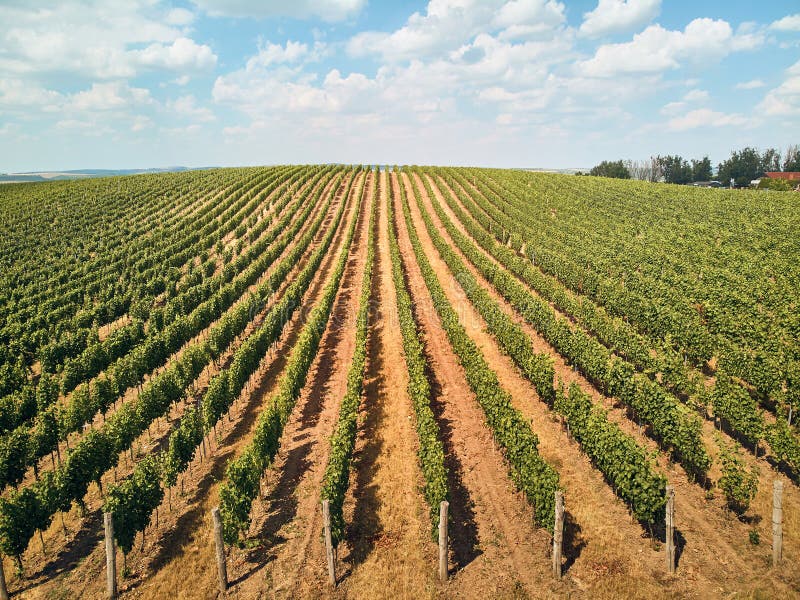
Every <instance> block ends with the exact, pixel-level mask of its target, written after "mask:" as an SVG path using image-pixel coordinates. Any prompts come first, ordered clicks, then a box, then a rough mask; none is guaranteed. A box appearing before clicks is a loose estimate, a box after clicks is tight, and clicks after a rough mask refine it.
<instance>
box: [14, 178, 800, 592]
mask: <svg viewBox="0 0 800 600" xmlns="http://www.w3.org/2000/svg"><path fill="white" fill-rule="evenodd" d="M0 282H1V283H2V285H1V286H0V553H1V554H2V561H0V565H2V569H1V570H0V576H2V577H0V579H2V581H0V584H1V583H4V589H0V598H2V597H8V595H10V596H11V597H25V598H72V597H83V598H106V597H108V596H109V594H111V595H118V596H119V597H130V598H163V597H170V596H173V597H179V598H217V597H232V598H256V597H270V598H272V597H280V598H284V597H285V598H296V597H309V598H311V597H320V596H333V597H348V598H362V597H387V598H388V597H392V598H394V597H409V598H410V597H413V598H434V597H436V598H439V597H443V598H451V597H452V598H463V597H469V598H478V597H480V598H487V597H492V598H494V597H501V598H512V597H513V598H518V597H552V596H567V595H570V596H578V597H591V598H595V597H603V598H605V597H608V598H612V597H613V598H617V597H621V596H622V597H647V598H653V597H663V596H678V597H700V598H706V597H720V598H722V597H730V596H743V597H756V596H757V597H776V598H778V597H780V598H787V597H796V596H800V571H798V569H797V564H798V561H800V488H799V487H798V485H800V425H798V423H800V420H799V419H798V416H797V413H798V412H799V411H800V205H798V203H797V200H796V198H794V197H793V196H792V195H791V194H788V193H764V192H758V191H739V190H730V191H727V190H726V191H723V190H709V189H700V188H690V187H681V186H673V185H666V184H649V183H642V182H632V181H620V180H609V179H604V178H597V177H572V176H565V175H556V174H545V173H529V172H525V171H511V170H493V169H473V168H433V167H424V168H420V167H394V168H391V167H386V168H380V169H376V168H367V167H360V166H359V167H351V166H338V165H328V166H283V167H269V168H238V169H212V170H203V171H186V172H180V173H161V174H152V175H151V174H147V175H135V176H129V177H116V178H101V179H87V180H81V181H56V182H47V183H27V184H7V185H4V186H2V187H0ZM562 499H563V510H562ZM443 519H444V520H443ZM115 561H116V562H115ZM109 565H110V566H109ZM0 588H2V586H0ZM6 590H7V592H6ZM4 593H5V594H6V595H5V596H4V595H3V594H4Z"/></svg>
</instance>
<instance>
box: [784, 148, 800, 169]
mask: <svg viewBox="0 0 800 600" xmlns="http://www.w3.org/2000/svg"><path fill="white" fill-rule="evenodd" d="M783 170H784V171H800V146H798V145H797V144H794V145H792V146H789V147H788V148H786V154H785V155H784V157H783Z"/></svg>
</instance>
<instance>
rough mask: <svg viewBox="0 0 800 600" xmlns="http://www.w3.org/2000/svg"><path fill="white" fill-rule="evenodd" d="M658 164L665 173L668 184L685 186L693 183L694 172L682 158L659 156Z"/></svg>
mask: <svg viewBox="0 0 800 600" xmlns="http://www.w3.org/2000/svg"><path fill="white" fill-rule="evenodd" d="M656 163H657V164H658V166H659V168H660V169H661V171H662V173H664V181H665V182H666V183H678V184H685V183H690V182H691V181H693V178H692V174H693V170H692V167H691V166H690V165H689V163H688V162H687V161H686V159H685V158H683V157H682V156H678V155H677V154H676V155H675V156H658V157H656Z"/></svg>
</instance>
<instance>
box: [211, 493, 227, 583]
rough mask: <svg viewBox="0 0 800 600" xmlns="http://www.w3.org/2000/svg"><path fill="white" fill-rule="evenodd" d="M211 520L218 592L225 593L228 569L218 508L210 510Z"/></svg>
mask: <svg viewBox="0 0 800 600" xmlns="http://www.w3.org/2000/svg"><path fill="white" fill-rule="evenodd" d="M211 520H212V521H213V522H214V543H215V544H216V547H217V574H218V575H219V591H220V592H222V593H225V590H227V589H228V569H227V567H226V566H225V542H224V540H223V539H222V519H220V516H219V507H218V506H215V507H214V508H212V509H211Z"/></svg>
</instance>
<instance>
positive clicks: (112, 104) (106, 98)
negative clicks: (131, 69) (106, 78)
mask: <svg viewBox="0 0 800 600" xmlns="http://www.w3.org/2000/svg"><path fill="white" fill-rule="evenodd" d="M152 103H153V99H152V98H151V96H150V90H147V89H145V88H134V87H130V86H129V85H128V84H126V83H122V82H118V81H115V82H109V83H93V84H92V87H91V88H89V89H88V90H85V91H82V92H77V93H76V94H73V95H72V96H71V97H70V99H69V102H68V103H67V106H66V107H67V108H68V109H71V110H77V111H85V112H89V111H105V110H119V109H124V108H127V107H129V106H135V105H142V104H152Z"/></svg>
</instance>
